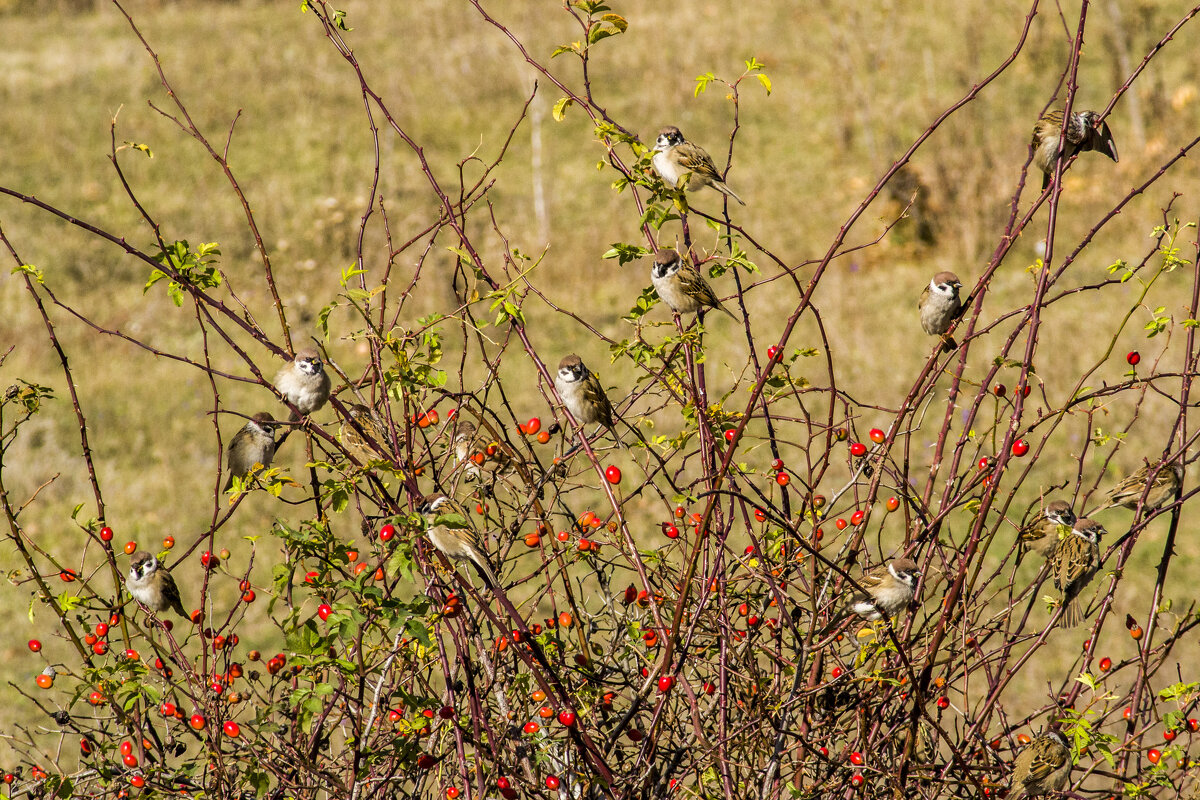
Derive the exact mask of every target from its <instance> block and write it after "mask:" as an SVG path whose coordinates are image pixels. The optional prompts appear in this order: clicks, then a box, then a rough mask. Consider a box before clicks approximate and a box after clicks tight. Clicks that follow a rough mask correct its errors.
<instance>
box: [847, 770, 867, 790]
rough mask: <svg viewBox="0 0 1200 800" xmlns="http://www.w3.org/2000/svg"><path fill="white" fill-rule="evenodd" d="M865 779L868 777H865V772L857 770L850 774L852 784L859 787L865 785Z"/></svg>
mask: <svg viewBox="0 0 1200 800" xmlns="http://www.w3.org/2000/svg"><path fill="white" fill-rule="evenodd" d="M864 780H866V779H865V778H863V774H862V773H861V772H856V773H854V774H853V775H851V776H850V785H851V786H853V787H854V788H855V789H857V788H858V787H860V786H862V785H863V781H864Z"/></svg>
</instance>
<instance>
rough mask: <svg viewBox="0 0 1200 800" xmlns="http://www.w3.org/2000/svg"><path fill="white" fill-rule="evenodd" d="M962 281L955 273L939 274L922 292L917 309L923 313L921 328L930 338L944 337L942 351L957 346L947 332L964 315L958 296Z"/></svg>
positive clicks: (947, 350) (948, 350)
mask: <svg viewBox="0 0 1200 800" xmlns="http://www.w3.org/2000/svg"><path fill="white" fill-rule="evenodd" d="M961 288H962V281H960V280H959V279H958V276H957V275H955V274H954V273H953V272H939V273H938V274H936V275H934V276H933V278H932V279H931V280H930V281H929V285H928V286H926V287H925V288H924V289H923V290H922V291H921V299H920V300H918V301H917V308H918V309H920V311H921V328H922V329H923V330H924V331H925V333H927V334H929V335H930V336H941V337H943V342H942V350H943V351H944V352H947V353H948V352H950V351H951V350H953V349H954V348H955V347H956V346H957V345H955V343H954V340H953V339H950V338H946V332H947V331H949V330H950V326H951V325H953V324H954V321H955V320H957V319H958V317H959V315H960V314H961V313H962V308H963V303H962V300H961V299H960V298H959V296H958V290H959V289H961Z"/></svg>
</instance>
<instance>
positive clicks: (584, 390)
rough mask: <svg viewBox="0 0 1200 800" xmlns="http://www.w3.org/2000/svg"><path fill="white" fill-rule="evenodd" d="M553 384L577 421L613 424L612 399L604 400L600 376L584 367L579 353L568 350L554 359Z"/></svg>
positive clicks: (606, 397)
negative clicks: (610, 400) (555, 363)
mask: <svg viewBox="0 0 1200 800" xmlns="http://www.w3.org/2000/svg"><path fill="white" fill-rule="evenodd" d="M554 388H555V389H556V390H557V391H558V396H559V397H561V398H562V401H563V402H564V403H565V404H566V406H567V409H568V410H569V411H570V412H571V416H573V417H575V420H576V422H578V423H579V424H580V425H590V424H591V423H593V422H599V423H600V424H601V425H603V426H604V427H606V428H611V427H613V424H614V423H613V407H612V403H610V402H608V395H606V394H605V393H604V387H603V386H601V385H600V379H599V378H597V377H596V376H595V375H593V374H592V373H591V372H590V371H588V368H587V366H586V365H584V363H583V361H581V360H580V358H579V356H577V355H575V354H574V353H572V354H571V355H569V356H567V357H566V358H564V359H563V360H562V361H560V362H558V375H557V376H556V377H555V378H554Z"/></svg>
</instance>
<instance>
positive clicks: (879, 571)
mask: <svg viewBox="0 0 1200 800" xmlns="http://www.w3.org/2000/svg"><path fill="white" fill-rule="evenodd" d="M920 576H921V570H920V569H919V568H918V567H917V564H916V562H915V561H913V560H912V559H911V558H895V559H892V561H891V563H889V564H886V565H883V564H881V565H880V566H878V567H875V568H874V569H872V570H870V571H869V572H867V573H866V574H865V575H863V576H862V577H861V578H859V579H858V584H859V585H860V586H862V587H863V589H865V590H866V592H865V593H863V592H856V593H855V594H854V596H852V597H851V598H850V599H849V600H848V601H847V602H846V605H845V606H844V607H843V609H842V611H841V613H840V614H838V616H837V617H836V618H835V619H834V621H833V624H832V625H831V626H830V627H833V626H835V625H837V624H838V623H839V622H841V621H842V620H843V619H845V618H846V617H848V616H850V615H851V614H857V615H858V616H860V617H862V618H863V619H865V620H877V619H881V618H882V617H883V615H884V614H887V616H888V618H889V619H890V618H894V617H896V616H898V615H899V614H900V612H902V611H904V609H905V608H907V607H908V604H909V603H911V602H912V599H913V597H915V596H916V586H917V578H919V577H920ZM827 630H828V629H827Z"/></svg>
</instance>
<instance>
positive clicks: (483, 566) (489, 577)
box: [471, 553, 500, 589]
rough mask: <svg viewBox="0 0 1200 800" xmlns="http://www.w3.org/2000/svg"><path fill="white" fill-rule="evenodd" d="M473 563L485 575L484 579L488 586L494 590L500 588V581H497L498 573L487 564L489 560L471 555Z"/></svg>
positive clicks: (474, 554)
mask: <svg viewBox="0 0 1200 800" xmlns="http://www.w3.org/2000/svg"><path fill="white" fill-rule="evenodd" d="M471 561H473V562H474V563H475V566H477V567H479V571H480V572H481V573H483V579H484V580H485V581H487V582H488V585H489V586H491V587H492V588H493V589H499V588H500V581H498V580H496V573H495V572H493V571H492V566H491V564H489V563H488V562H487V559H486V558H484V557H483V556H481V555H478V554H476V553H472V554H471Z"/></svg>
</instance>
